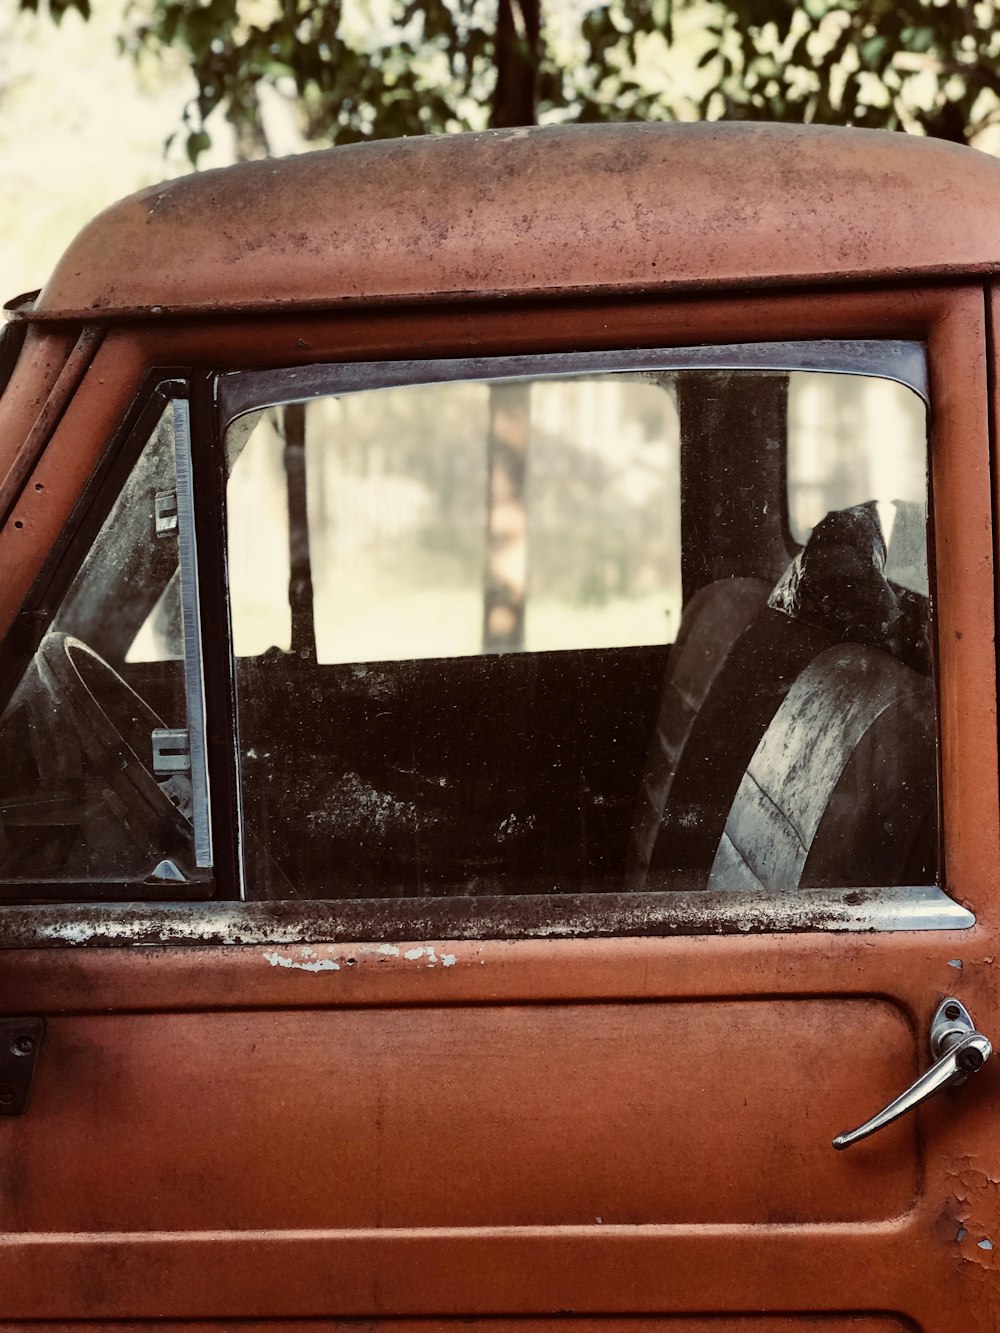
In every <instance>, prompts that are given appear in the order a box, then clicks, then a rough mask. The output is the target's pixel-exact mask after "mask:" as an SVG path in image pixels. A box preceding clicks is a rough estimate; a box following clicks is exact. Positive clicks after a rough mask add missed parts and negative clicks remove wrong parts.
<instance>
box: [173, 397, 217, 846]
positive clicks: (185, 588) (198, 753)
mask: <svg viewBox="0 0 1000 1333" xmlns="http://www.w3.org/2000/svg"><path fill="white" fill-rule="evenodd" d="M173 415H174V455H175V458H176V465H177V546H178V551H179V554H180V568H181V621H182V624H183V626H184V692H185V694H186V696H187V714H188V718H187V724H188V745H189V747H190V751H191V803H192V806H193V811H192V817H193V821H194V853H195V865H197V866H199V867H206V868H207V867H209V866H211V865H212V812H211V809H210V807H209V803H208V755H207V752H206V748H205V680H204V673H203V670H202V662H203V654H202V642H201V617H200V615H199V607H200V605H201V599H200V596H199V589H198V543H197V539H196V537H195V530H194V485H193V478H192V467H191V411H190V407H189V404H188V401H187V399H186V398H175V399H174V400H173Z"/></svg>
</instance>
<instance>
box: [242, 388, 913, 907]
mask: <svg viewBox="0 0 1000 1333" xmlns="http://www.w3.org/2000/svg"><path fill="white" fill-rule="evenodd" d="M386 373H387V374H389V373H391V371H390V370H389V369H388V368H387V372H386ZM833 381H837V383H836V384H834V383H833ZM845 383H846V384H847V386H848V388H847V389H845V388H844V387H843V386H844V384H845ZM889 387H890V388H891V389H892V390H893V391H894V392H898V393H899V394H902V395H906V396H907V406H906V407H905V408H902V409H894V408H889V407H882V406H879V405H878V404H880V403H881V402H882V399H881V398H880V394H882V392H883V385H882V382H881V381H878V380H876V379H875V378H867V377H844V376H835V375H830V374H823V375H820V374H804V373H798V372H790V373H775V372H769V371H739V370H727V371H707V370H702V371H683V372H681V371H678V372H669V373H668V372H650V371H642V372H632V373H595V374H587V375H583V374H581V375H572V374H566V375H555V376H544V377H540V378H538V379H536V380H534V381H532V380H529V379H523V378H522V379H516V380H497V381H493V382H489V381H478V382H452V383H444V384H417V385H408V386H403V387H399V386H396V387H392V386H387V387H385V388H382V389H375V390H369V391H365V392H359V393H353V394H341V395H334V394H331V395H330V396H328V397H325V398H317V399H315V400H312V401H310V402H309V403H308V404H306V405H303V404H301V403H294V402H290V403H288V404H287V405H285V406H279V407H277V408H274V409H268V410H267V411H265V412H262V413H259V414H258V415H257V416H256V417H254V418H251V417H249V416H247V417H243V418H241V419H240V420H239V421H237V422H236V423H235V424H234V425H233V426H231V427H230V430H229V434H228V436H227V454H228V465H229V468H230V478H231V479H230V484H229V495H228V501H227V510H228V515H229V524H230V528H229V558H230V580H231V615H232V624H233V638H234V644H235V651H236V684H237V696H238V710H239V737H240V753H239V760H240V773H241V782H242V791H243V808H244V815H245V820H246V827H247V839H246V856H247V892H248V895H249V896H251V897H278V898H282V897H297V896H304V897H313V898H316V897H319V898H323V897H329V898H338V897H343V898H348V897H350V898H377V897H392V896H407V897H409V896H428V895H429V896H433V897H447V896H451V895H477V896H478V895H485V896H490V895H509V894H539V893H545V894H552V893H557V894H558V893H567V892H570V893H581V892H591V891H618V890H624V891H628V892H639V893H641V892H664V891H666V892H669V891H673V890H678V889H682V890H688V891H691V890H712V891H716V892H724V891H730V890H733V891H735V890H743V889H756V890H759V889H761V888H764V889H768V890H773V891H775V892H786V891H791V890H794V889H797V888H809V887H830V886H838V887H840V886H843V887H855V886H859V885H860V886H873V885H874V886H883V885H921V884H933V883H934V882H935V878H936V864H937V831H936V809H937V800H936V755H935V733H934V707H933V691H932V687H931V680H930V652H929V642H928V598H927V587H928V584H927V570H926V537H925V531H924V529H925V522H926V519H925V513H926V457H927V450H926V427H925V422H924V412H923V406H922V404H921V402H920V400H919V399H918V398H917V397H916V396H915V395H914V394H912V393H911V392H910V391H909V390H906V389H902V388H899V387H898V386H889ZM911 400H912V401H911ZM885 401H888V400H885ZM872 404H875V406H872ZM890 411H895V412H896V415H895V416H894V417H893V423H894V429H896V430H897V434H899V435H901V436H903V437H904V438H903V439H902V442H901V443H898V447H896V451H895V454H893V459H895V461H891V460H890V461H887V459H886V456H885V450H884V449H883V440H884V436H885V433H886V430H887V426H886V421H887V420H888V417H887V416H886V413H888V412H890ZM868 412H870V413H871V414H872V415H873V419H877V421H878V422H879V423H880V424H877V425H872V426H865V428H864V429H860V428H859V427H858V421H859V420H860V419H861V416H863V415H864V414H865V413H868ZM879 413H881V414H882V415H881V416H879ZM831 418H834V419H833V420H831ZM838 460H839V461H838Z"/></svg>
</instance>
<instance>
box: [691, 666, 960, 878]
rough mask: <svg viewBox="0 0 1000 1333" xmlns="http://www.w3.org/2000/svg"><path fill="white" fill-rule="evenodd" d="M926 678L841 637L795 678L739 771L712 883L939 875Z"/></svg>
mask: <svg viewBox="0 0 1000 1333" xmlns="http://www.w3.org/2000/svg"><path fill="white" fill-rule="evenodd" d="M935 807H936V786H935V754H934V701H933V691H932V686H931V682H930V680H929V679H928V678H927V677H925V676H921V675H919V674H918V673H917V672H915V671H913V670H911V669H910V668H909V667H907V666H904V664H903V663H902V662H900V661H898V660H897V659H896V658H894V657H893V656H891V655H890V654H889V653H887V652H883V651H880V650H879V649H876V648H870V647H866V646H863V645H861V644H857V643H845V644H842V645H839V646H838V647H835V648H829V649H827V650H826V651H825V652H823V653H821V654H820V655H819V657H817V658H816V660H815V661H814V662H813V663H812V664H811V665H810V666H808V667H807V668H806V670H805V671H803V673H802V674H801V675H800V676H799V678H798V680H796V682H795V684H794V685H793V686H792V688H791V690H790V691H789V693H788V696H787V697H786V699H785V701H784V703H783V704H782V705H781V707H780V708H779V709H778V711H777V713H776V714H775V716H774V718H773V720H772V722H771V725H770V726H769V727H768V728H767V731H766V732H765V733H764V737H763V739H762V740H761V742H760V744H759V745H758V746H757V749H756V751H755V752H754V755H753V758H752V759H751V761H750V763H749V765H748V767H747V770H746V773H745V774H744V776H743V779H742V781H741V782H740V785H739V788H738V790H737V793H736V799H735V800H734V802H733V805H732V809H731V810H730V812H729V816H728V818H727V819H726V825H725V829H724V831H723V835H722V839H721V841H720V844H719V849H718V852H717V853H716V857H715V861H714V864H713V866H712V871H711V874H710V876H709V881H708V887H709V888H710V889H720V890H721V889H751V888H752V889H760V888H765V889H769V890H772V891H774V892H783V891H790V890H794V889H797V888H821V887H835V886H839V887H852V886H870V885H887V886H888V885H898V884H927V883H932V882H933V880H934V872H935V866H934V864H933V858H934V838H933V830H934V822H935Z"/></svg>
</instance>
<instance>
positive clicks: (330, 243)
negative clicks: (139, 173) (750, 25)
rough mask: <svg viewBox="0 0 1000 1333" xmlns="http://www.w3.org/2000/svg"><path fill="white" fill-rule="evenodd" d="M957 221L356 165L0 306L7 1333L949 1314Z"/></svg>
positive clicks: (968, 589) (532, 167)
mask: <svg viewBox="0 0 1000 1333" xmlns="http://www.w3.org/2000/svg"><path fill="white" fill-rule="evenodd" d="M998 205H1000V166H998V165H997V164H996V162H994V161H993V160H992V159H990V158H987V157H985V156H984V155H982V154H978V153H976V152H974V151H973V150H968V149H962V148H958V147H955V146H954V145H950V144H945V143H941V142H936V141H932V140H923V139H917V138H910V137H907V136H903V135H891V134H883V133H877V132H866V131H856V130H838V129H820V128H802V127H793V126H782V125H773V126H757V125H747V124H741V125H736V124H718V125H707V124H699V125H623V126H579V127H558V128H543V129H528V130H511V131H496V132H489V133H485V134H475V135H458V136H454V137H447V138H425V139H409V140H400V141H388V142H383V143H372V144H364V145H357V146H351V147H347V148H337V149H332V150H329V151H326V152H318V153H311V154H306V155H304V156H301V157H294V158H288V159H283V160H268V161H262V162H253V163H246V164H243V165H241V166H238V167H233V168H227V169H224V170H221V171H210V172H205V173H202V174H198V175H194V176H191V177H188V178H185V179H182V180H178V181H174V182H171V183H169V184H165V185H162V186H159V187H155V188H152V189H148V190H145V191H143V192H141V193H140V194H138V195H135V196H133V197H131V198H129V199H126V200H124V201H123V202H121V203H119V204H116V205H114V206H112V207H111V208H110V209H108V210H107V211H106V212H105V213H103V214H101V215H100V216H99V217H98V218H96V219H95V220H94V221H93V222H92V223H90V224H89V226H88V227H87V228H85V230H84V231H83V232H82V233H81V234H80V236H79V237H78V238H77V239H76V240H75V241H74V242H73V244H72V245H71V246H70V248H69V250H68V251H67V252H66V254H65V256H64V257H63V259H62V260H61V261H60V263H59V264H58V266H57V268H56V270H55V271H54V273H53V275H52V277H51V279H50V281H49V282H48V283H47V285H46V286H45V287H44V288H43V290H42V291H41V292H40V293H35V294H32V295H31V296H29V297H25V298H19V299H17V300H15V301H13V302H12V303H11V304H10V305H9V306H8V308H7V314H8V320H7V324H6V326H5V328H4V333H3V337H2V341H0V389H2V393H0V635H2V640H0V1233H2V1236H3V1245H2V1246H0V1320H3V1321H6V1322H4V1324H3V1327H4V1328H8V1327H9V1328H11V1329H14V1328H18V1329H19V1328H26V1329H27V1328H32V1327H38V1328H41V1327H43V1326H44V1327H45V1328H49V1329H52V1328H62V1327H64V1326H65V1327H66V1328H69V1327H70V1326H72V1327H73V1328H75V1329H77V1328H91V1327H93V1328H97V1327H101V1328H108V1327H113V1328H120V1329H123V1330H128V1329H138V1328H139V1327H146V1326H147V1321H156V1324H157V1327H163V1328H164V1329H170V1328H178V1329H180V1328H185V1329H205V1330H208V1329H212V1328H243V1327H245V1328H247V1329H248V1330H250V1329H253V1330H274V1333H278V1330H285V1331H286V1333H292V1331H293V1330H300V1329H301V1330H303V1331H304V1330H306V1329H308V1328H315V1327H317V1326H319V1323H320V1322H322V1325H323V1326H324V1327H331V1328H333V1327H336V1328H344V1329H345V1330H349V1329H358V1330H360V1329H361V1328H364V1329H378V1330H382V1331H383V1333H410V1331H411V1330H412V1333H445V1331H446V1330H451V1329H456V1328H458V1327H461V1328H463V1329H465V1328H468V1329H470V1330H475V1333H522V1331H523V1333H555V1330H557V1329H558V1330H559V1333H585V1330H593V1329H595V1328H600V1329H601V1330H602V1333H603V1331H604V1330H607V1331H608V1333H715V1330H717V1329H733V1330H734V1331H735V1330H746V1331H747V1333H798V1330H800V1329H801V1330H802V1333H806V1330H807V1329H808V1330H821V1331H822V1333H841V1330H845V1331H846V1330H848V1329H850V1330H854V1331H856V1333H896V1331H897V1330H910V1329H918V1328H919V1329H922V1330H927V1333H952V1331H954V1333H974V1331H975V1330H977V1329H983V1330H987V1329H990V1330H991V1329H993V1328H995V1327H996V1325H997V1320H998V1319H1000V1287H998V1284H997V1281H996V1260H995V1258H994V1255H995V1253H997V1252H998V1251H996V1250H995V1249H994V1246H995V1245H997V1246H1000V1196H998V1194H997V1188H996V1184H995V1180H994V1178H995V1176H996V1166H995V1163H996V1155H997V1151H998V1147H1000V1138H998V1131H997V1128H996V1121H995V1119H994V1115H995V1111H996V1107H997V1105H998V1098H1000V1087H998V1083H997V1076H996V1072H995V1062H994V1063H991V1062H990V1055H991V1045H990V1035H991V1033H996V1032H997V1031H1000V1021H998V1020H1000V987H998V984H997V979H996V967H995V962H994V959H995V957H996V954H997V952H998V950H1000V938H998V936H1000V903H998V901H997V888H996V885H997V883H998V882H1000V797H998V763H997V724H996V723H997V712H996V709H997V679H996V647H995V639H996V581H995V542H996V524H995V510H996V477H995V462H994V453H995V442H994V434H995V420H996V406H997V404H996V396H995V395H996V390H995V385H996V382H997V348H996V343H995V336H994V326H995V312H996V311H997V310H998V309H1000V304H998V291H1000V289H998V286H997V283H998V281H1000V207H998ZM991 1144H992V1145H993V1146H992V1147H991V1146H990V1145H991ZM39 1321H41V1322H39Z"/></svg>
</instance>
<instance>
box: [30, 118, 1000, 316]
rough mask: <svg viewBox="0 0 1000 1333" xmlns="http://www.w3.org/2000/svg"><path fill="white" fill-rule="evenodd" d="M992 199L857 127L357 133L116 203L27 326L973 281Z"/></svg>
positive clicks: (995, 236)
mask: <svg viewBox="0 0 1000 1333" xmlns="http://www.w3.org/2000/svg"><path fill="white" fill-rule="evenodd" d="M998 191H1000V166H998V165H997V163H996V162H995V160H994V159H992V158H990V157H988V156H986V155H985V154H982V155H980V154H977V153H975V152H972V151H970V150H968V149H960V148H957V147H956V146H954V145H951V144H946V143H943V142H942V141H940V140H935V139H921V138H916V137H912V136H907V135H893V134H885V133H880V132H877V131H876V132H872V131H864V130H842V129H835V128H822V129H820V128H816V127H810V128H803V127H800V126H792V125H746V124H743V125H740V124H712V125H708V124H701V125H614V126H612V125H606V126H605V125H601V126H593V125H591V126H576V127H559V128H548V129H545V128H543V129H517V130H500V131H489V132H487V133H483V134H473V135H454V136H445V137H440V138H434V137H430V136H428V137H420V138H413V139H402V140H397V141H390V142H382V143H373V144H363V145H355V146H350V147H346V148H336V149H332V150H330V151H328V152H326V153H313V154H307V155H304V156H302V157H298V158H295V157H293V158H285V159H282V160H279V161H273V160H268V161H264V162H251V163H247V164H244V165H242V166H240V167H238V168H236V169H227V170H225V171H221V172H220V171H208V172H203V173H199V174H198V175H194V176H190V177H186V178H184V179H182V180H177V181H173V182H170V183H167V184H164V185H159V186H154V187H152V188H150V189H148V190H144V191H142V192H141V193H139V194H138V195H135V196H133V197H132V198H131V199H129V200H126V201H124V202H123V203H120V204H116V205H114V206H113V207H112V208H110V209H109V210H107V211H106V212H105V213H103V214H102V215H101V216H100V217H98V218H97V219H95V221H94V222H92V223H91V224H90V225H89V226H88V227H87V228H86V229H85V230H84V231H83V232H82V233H81V235H80V236H79V238H78V239H77V240H76V241H75V242H74V244H73V245H72V246H71V247H70V249H69V250H68V251H67V253H66V255H65V257H64V258H63V259H62V261H61V262H60V264H59V265H58V267H57V268H56V271H55V272H54V274H53V275H52V278H51V280H50V281H49V283H48V284H47V286H46V287H45V289H44V290H43V292H42V295H41V298H40V300H39V302H38V305H37V309H36V311H35V313H34V315H33V316H31V317H32V318H38V317H44V318H58V317H66V316H72V317H74V318H95V317H99V318H108V317H117V316H121V315H137V314H145V315H149V314H151V313H152V314H164V313H166V314H172V313H190V312H197V311H234V310H243V311H250V310H271V311H274V310H279V309H282V308H284V309H303V308H309V307H313V308H315V307H321V306H327V307H328V306H331V305H335V304H336V303H338V302H341V301H348V302H351V301H353V302H365V301H374V300H393V299H400V298H406V299H410V300H414V299H425V300H426V299H431V300H440V299H441V298H442V297H443V296H445V295H450V296H453V297H459V296H460V297H463V298H468V297H470V296H476V295H478V296H483V295H487V294H504V295H510V294H526V293H532V292H535V293H537V292H555V293H559V294H561V295H565V294H567V293H568V292H570V291H573V290H577V291H580V290H588V289H598V288H600V289H604V290H607V289H611V288H618V289H642V290H644V291H654V290H657V289H678V288H683V287H698V288H704V287H705V286H706V285H709V284H711V285H714V286H716V287H720V288H721V287H724V286H732V285H734V284H748V283H761V282H775V281H779V282H781V283H796V282H798V283H806V282H815V281H820V280H822V281H828V280H831V279H841V280H843V279H849V278H855V277H862V276H863V277H865V278H866V279H868V280H871V278H873V277H875V276H876V275H879V276H884V277H888V276H895V277H900V276H909V277H913V276H918V275H923V276H927V275H941V274H945V273H951V274H954V273H959V272H965V273H968V272H973V271H982V272H985V271H990V272H991V271H995V270H996V268H997V267H998V264H1000V213H998V209H997V196H998ZM942 201H947V207H944V206H943V202H942Z"/></svg>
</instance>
